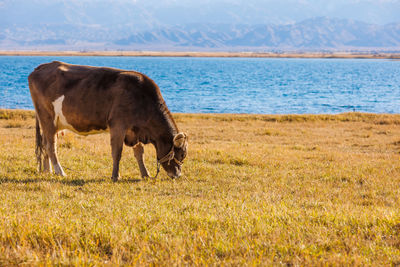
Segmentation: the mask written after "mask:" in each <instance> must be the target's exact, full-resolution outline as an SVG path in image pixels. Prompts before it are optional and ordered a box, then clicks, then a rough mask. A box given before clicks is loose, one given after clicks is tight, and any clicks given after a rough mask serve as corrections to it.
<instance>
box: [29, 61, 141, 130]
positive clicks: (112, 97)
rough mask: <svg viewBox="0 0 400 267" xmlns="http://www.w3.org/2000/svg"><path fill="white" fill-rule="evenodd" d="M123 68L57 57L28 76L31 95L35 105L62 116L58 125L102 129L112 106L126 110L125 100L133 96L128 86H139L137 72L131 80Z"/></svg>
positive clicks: (127, 109) (77, 128) (80, 128)
mask: <svg viewBox="0 0 400 267" xmlns="http://www.w3.org/2000/svg"><path fill="white" fill-rule="evenodd" d="M124 72H126V71H122V70H117V69H112V68H99V67H90V66H79V65H70V64H65V63H62V62H58V61H54V62H51V63H47V64H42V65H40V66H39V67H37V68H36V69H35V70H34V71H33V72H32V73H31V75H30V76H29V83H30V90H31V95H32V99H33V101H34V103H35V107H37V106H40V107H42V108H43V107H44V108H46V109H47V110H49V111H50V112H51V113H54V116H55V118H54V120H55V121H56V120H57V116H60V117H61V118H65V119H64V121H66V122H63V121H61V120H60V121H61V122H60V123H61V124H60V125H58V128H68V129H71V127H72V128H73V129H71V130H74V131H76V132H79V133H90V132H96V131H102V130H105V129H106V128H107V126H108V125H107V123H108V119H109V116H110V113H111V112H112V111H113V110H114V109H115V108H113V107H116V106H117V107H119V109H124V110H126V111H127V112H129V108H130V107H124V106H123V105H124V102H126V98H134V96H132V94H131V93H129V92H130V91H132V89H131V88H139V87H140V79H141V76H140V74H137V75H136V79H134V80H133V82H132V79H130V80H129V79H126V77H124V75H123V73H124ZM134 76H135V75H134ZM135 80H136V83H135ZM133 91H134V89H133ZM127 104H131V103H129V102H128V103H127ZM66 123H67V124H68V125H67V126H65V125H64V124H66Z"/></svg>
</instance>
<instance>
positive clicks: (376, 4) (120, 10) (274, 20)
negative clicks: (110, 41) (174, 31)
mask: <svg viewBox="0 0 400 267" xmlns="http://www.w3.org/2000/svg"><path fill="white" fill-rule="evenodd" d="M322 16H325V17H331V18H344V19H353V20H360V21H364V22H367V23H371V24H380V25H383V24H387V23H393V22H400V0H201V1H200V0H0V27H7V26H9V25H27V24H37V23H49V24H57V23H72V24H86V25H87V24H92V25H110V24H119V25H128V24H132V25H136V26H137V27H138V28H142V29H150V28H154V27H160V26H174V25H184V24H192V23H221V24H289V23H295V22H299V21H302V20H305V19H308V18H313V17H322Z"/></svg>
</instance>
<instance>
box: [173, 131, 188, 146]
mask: <svg viewBox="0 0 400 267" xmlns="http://www.w3.org/2000/svg"><path fill="white" fill-rule="evenodd" d="M186 138H187V137H186V134H185V133H177V134H176V135H175V136H174V146H175V147H177V148H182V147H183V146H184V145H185V142H186Z"/></svg>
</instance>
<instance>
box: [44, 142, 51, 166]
mask: <svg viewBox="0 0 400 267" xmlns="http://www.w3.org/2000/svg"><path fill="white" fill-rule="evenodd" d="M46 144H47V141H46V138H43V146H44V157H43V172H49V173H52V169H51V164H50V158H49V154H47V149H46Z"/></svg>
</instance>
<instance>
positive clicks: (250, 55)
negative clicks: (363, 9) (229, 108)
mask: <svg viewBox="0 0 400 267" xmlns="http://www.w3.org/2000/svg"><path fill="white" fill-rule="evenodd" d="M0 56H57V57H58V56H102V57H227V58H229V57H231V58H342V59H356V58H357V59H396V60H398V59H400V53H376V54H375V53H374V54H368V53H345V52H341V53H339V52H338V53H324V52H318V53H317V52H315V53H272V52H265V53H261V52H168V51H163V52H159V51H90V52H80V51H0Z"/></svg>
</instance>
